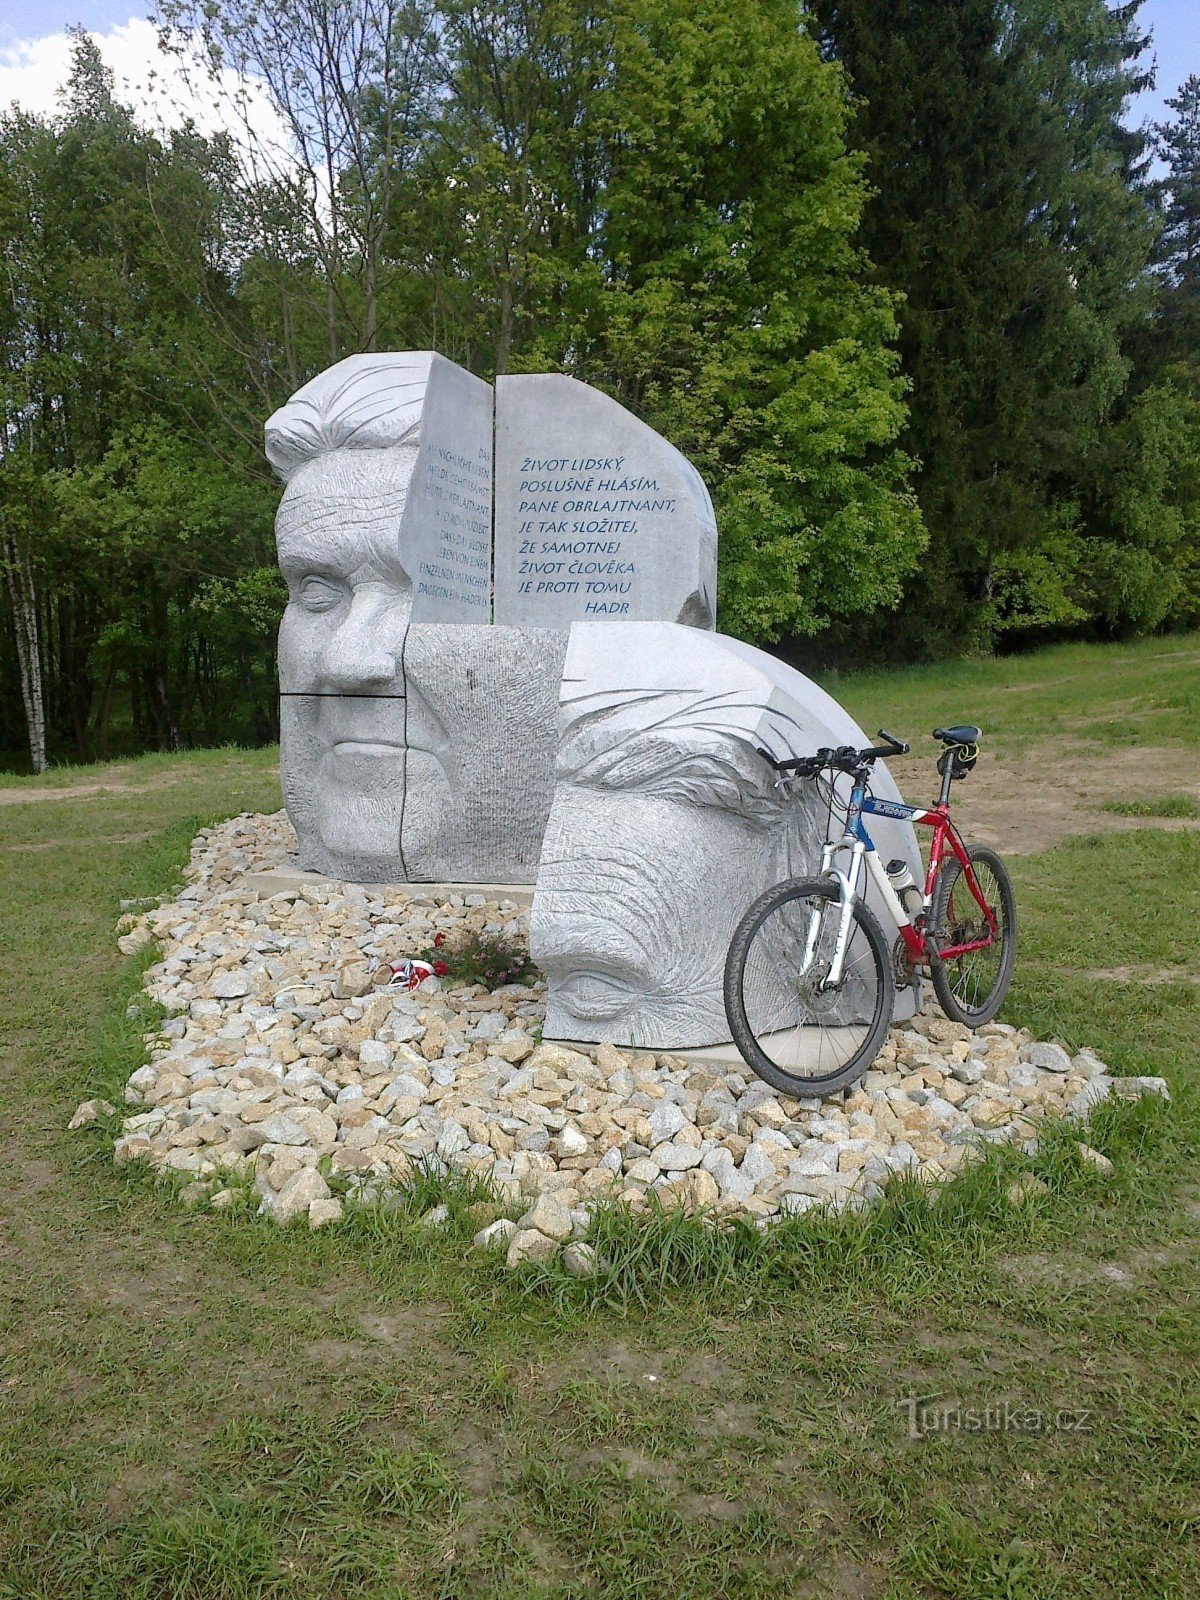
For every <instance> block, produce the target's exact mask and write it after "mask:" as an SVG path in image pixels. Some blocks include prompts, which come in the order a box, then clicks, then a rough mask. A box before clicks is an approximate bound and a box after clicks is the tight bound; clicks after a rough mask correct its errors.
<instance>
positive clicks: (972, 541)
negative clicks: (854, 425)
mask: <svg viewBox="0 0 1200 1600" xmlns="http://www.w3.org/2000/svg"><path fill="white" fill-rule="evenodd" d="M1140 3H1141V0H1132V3H1131V4H1126V5H1123V6H1119V7H1116V8H1113V9H1111V10H1110V9H1109V8H1108V7H1107V6H1106V5H1105V4H1104V0H1016V3H1013V4H1008V3H1003V4H1002V3H1000V0H955V3H953V4H947V5H938V6H930V5H926V4H923V3H921V0H818V4H817V7H816V11H817V15H818V17H819V18H820V21H821V25H822V29H823V33H824V38H825V41H826V47H827V49H828V51H829V53H830V54H832V55H834V56H835V57H836V58H837V59H838V60H839V61H841V62H843V63H844V64H845V66H846V68H847V70H848V72H849V74H850V78H851V81H852V86H853V88H854V91H855V93H856V94H857V95H858V96H859V107H858V115H857V118H856V122H855V125H854V130H853V131H854V135H855V136H856V137H857V138H858V139H859V140H861V142H862V143H863V144H864V146H865V148H866V151H867V154H868V158H869V163H868V176H869V178H870V180H871V183H872V185H873V187H874V189H875V195H874V198H873V199H872V201H871V202H870V204H869V206H868V208H867V212H866V218H865V225H864V231H863V242H864V244H865V246H866V249H867V251H868V253H869V255H870V257H871V259H872V260H873V261H874V263H875V265H876V270H877V272H878V275H879V278H880V281H881V282H883V283H884V284H886V285H887V286H888V287H889V288H890V289H893V290H895V291H896V292H898V293H899V294H901V295H902V296H903V310H902V312H901V338H900V348H901V353H902V357H903V363H904V370H905V372H906V373H907V374H908V375H909V376H910V377H911V379H912V383H913V390H912V396H911V401H910V426H909V428H908V430H907V432H906V433H905V435H904V436H903V443H904V444H905V446H906V447H907V448H908V450H909V451H910V452H911V453H912V454H913V455H914V456H916V457H918V458H919V460H920V462H921V471H920V476H919V478H918V493H919V496H920V500H921V506H922V509H923V511H924V514H925V518H926V521H927V523H928V526H929V529H930V535H931V541H932V543H931V556H932V559H931V560H930V561H929V562H928V563H927V564H926V567H925V569H924V571H923V573H922V574H921V575H920V576H919V577H918V579H917V580H916V582H915V584H914V585H913V589H912V593H913V596H914V598H915V599H916V600H917V601H918V604H916V605H915V606H913V607H912V608H911V609H910V610H909V611H908V612H907V613H906V614H907V615H910V616H911V617H912V618H913V623H912V625H911V626H910V627H908V628H905V627H904V626H903V625H902V626H901V628H900V629H899V630H896V629H893V627H892V625H891V623H890V621H888V622H884V623H883V624H882V625H881V630H880V631H881V633H882V632H883V631H884V630H886V632H887V634H888V635H890V636H891V638H892V639H893V640H894V641H895V645H896V647H897V648H898V649H900V650H901V651H903V652H911V651H913V650H921V649H929V648H931V647H935V648H936V647H940V648H943V649H945V648H948V647H952V646H957V647H958V648H963V647H967V648H970V647H972V646H973V645H977V644H987V643H989V642H990V641H991V640H993V639H994V638H996V637H997V636H998V635H999V634H1002V633H1003V632H1005V631H1010V632H1019V631H1024V630H1028V629H1030V628H1038V629H1045V628H1052V627H1062V626H1069V625H1073V624H1077V623H1079V622H1080V621H1082V620H1083V618H1084V612H1083V610H1081V607H1080V605H1079V603H1078V600H1077V598H1076V597H1075V596H1074V595H1073V593H1072V590H1071V573H1072V570H1073V568H1074V566H1075V565H1076V564H1077V562H1078V558H1079V551H1078V548H1077V539H1078V531H1079V530H1078V496H1079V482H1080V478H1081V476H1082V475H1086V472H1087V470H1088V460H1089V456H1090V453H1091V452H1092V451H1094V450H1095V449H1096V448H1097V446H1098V444H1099V441H1100V438H1101V434H1102V431H1103V428H1104V426H1105V424H1106V421H1107V420H1108V418H1109V417H1110V416H1111V415H1112V411H1113V407H1114V405H1115V404H1116V401H1117V399H1118V397H1119V396H1120V394H1121V391H1122V389H1123V386H1124V383H1125V381H1126V378H1127V374H1128V357H1127V354H1126V345H1127V342H1128V339H1129V337H1130V334H1131V331H1132V330H1134V329H1136V327H1137V326H1138V325H1139V324H1140V323H1141V322H1142V321H1143V320H1144V318H1145V316H1146V314H1147V309H1148V289H1147V287H1146V285H1145V281H1144V280H1145V272H1144V269H1145V265H1146V261H1147V257H1148V254H1149V250H1150V246H1151V243H1152V236H1153V226H1152V220H1151V215H1150V207H1149V204H1148V197H1147V195H1146V192H1145V176H1144V161H1143V153H1142V149H1141V141H1140V140H1139V138H1138V136H1137V135H1135V134H1130V133H1129V132H1128V131H1127V130H1126V129H1125V128H1124V127H1123V125H1122V123H1121V113H1122V110H1123V107H1124V104H1125V101H1126V99H1127V97H1128V96H1129V95H1130V94H1132V93H1135V92H1136V91H1137V89H1138V88H1139V87H1141V86H1142V85H1143V84H1144V83H1145V81H1146V75H1145V74H1144V73H1143V72H1141V71H1140V70H1139V69H1138V67H1137V61H1138V58H1139V57H1140V55H1141V53H1142V51H1143V50H1144V48H1145V45H1146V40H1145V38H1144V37H1143V35H1142V34H1141V32H1140V30H1139V29H1138V27H1137V21H1136V19H1137V12H1138V10H1139V8H1140ZM939 636H940V637H939Z"/></svg>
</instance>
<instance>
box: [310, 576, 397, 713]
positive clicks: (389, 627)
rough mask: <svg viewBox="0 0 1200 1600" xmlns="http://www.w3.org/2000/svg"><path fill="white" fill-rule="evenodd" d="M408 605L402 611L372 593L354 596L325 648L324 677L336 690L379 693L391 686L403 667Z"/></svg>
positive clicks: (346, 692) (349, 692) (348, 692)
mask: <svg viewBox="0 0 1200 1600" xmlns="http://www.w3.org/2000/svg"><path fill="white" fill-rule="evenodd" d="M407 622H408V607H404V608H403V611H402V613H398V610H397V608H396V607H395V606H394V605H393V604H390V603H388V602H387V601H386V600H384V599H382V598H380V597H377V596H372V595H370V594H364V593H361V592H360V593H359V594H356V595H355V597H354V600H353V602H352V603H351V606H350V609H349V611H348V612H347V613H346V616H345V619H344V620H343V622H342V624H341V626H340V627H339V628H338V630H337V632H336V633H335V634H334V636H333V638H332V639H331V640H330V641H329V644H328V645H327V647H326V650H325V655H324V658H323V661H322V667H323V674H322V675H323V677H324V678H325V681H326V682H327V683H328V685H329V687H330V688H331V689H333V690H335V691H336V690H340V691H341V692H342V693H345V694H351V693H354V692H356V691H357V692H359V693H373V694H378V693H381V692H382V691H383V690H385V689H388V688H390V687H391V686H392V685H393V684H394V683H395V680H396V676H397V673H398V671H399V668H400V655H401V651H402V649H403V647H404V629H405V627H406V625H407Z"/></svg>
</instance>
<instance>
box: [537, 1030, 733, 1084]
mask: <svg viewBox="0 0 1200 1600" xmlns="http://www.w3.org/2000/svg"><path fill="white" fill-rule="evenodd" d="M543 1042H544V1043H546V1044H558V1045H561V1046H562V1047H563V1049H564V1050H591V1051H593V1052H594V1051H595V1049H596V1041H595V1040H594V1039H546V1040H544V1041H543ZM616 1048H617V1049H618V1050H623V1051H624V1052H625V1053H626V1054H627V1055H634V1056H636V1055H650V1056H671V1057H672V1058H673V1059H675V1060H679V1061H691V1062H694V1063H695V1064H696V1066H700V1065H701V1064H702V1063H704V1062H705V1061H710V1062H714V1063H716V1065H718V1066H720V1067H732V1068H733V1069H734V1070H735V1071H737V1072H744V1073H746V1074H747V1075H748V1076H750V1077H753V1076H754V1072H753V1069H752V1068H751V1067H748V1066H747V1065H746V1063H745V1061H744V1060H743V1059H742V1053H741V1051H740V1050H739V1049H738V1047H737V1045H735V1044H734V1043H733V1041H732V1040H730V1042H729V1043H728V1044H706V1045H694V1046H692V1047H691V1048H690V1049H686V1050H664V1049H662V1048H661V1046H657V1045H656V1046H655V1048H654V1049H653V1050H652V1049H650V1047H649V1046H648V1045H641V1044H619V1045H617V1047H616Z"/></svg>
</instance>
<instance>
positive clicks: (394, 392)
mask: <svg viewBox="0 0 1200 1600" xmlns="http://www.w3.org/2000/svg"><path fill="white" fill-rule="evenodd" d="M429 368H430V357H429V355H428V353H427V352H419V351H404V352H401V353H399V354H380V355H360V356H348V357H347V358H346V359H345V360H344V361H339V362H338V363H337V365H336V366H333V367H330V368H329V369H328V370H327V371H325V372H322V373H320V374H319V375H318V376H317V377H315V378H313V379H312V381H311V382H310V383H306V384H305V385H304V387H303V388H302V389H297V391H296V393H295V394H294V395H293V396H292V398H291V399H290V400H289V401H288V402H287V404H286V405H283V406H280V408H279V410H278V411H276V412H275V413H274V415H273V416H271V417H270V418H269V419H268V421H267V425H266V428H265V430H264V432H265V436H266V452H267V459H268V460H269V461H270V463H271V465H272V466H273V467H274V468H275V471H276V472H277V473H278V474H279V476H280V477H281V478H282V479H283V481H284V482H285V483H287V482H289V481H290V479H291V478H292V477H293V475H294V474H295V473H296V472H297V471H298V470H299V469H300V467H302V466H303V465H304V464H305V462H307V461H311V460H312V459H313V458H314V457H316V456H319V455H324V454H326V453H328V452H329V451H332V450H390V449H394V448H395V447H396V446H398V445H405V444H409V443H415V441H416V437H417V434H418V433H419V431H420V427H421V412H422V407H423V406H424V402H425V391H426V388H427V386H428V383H429Z"/></svg>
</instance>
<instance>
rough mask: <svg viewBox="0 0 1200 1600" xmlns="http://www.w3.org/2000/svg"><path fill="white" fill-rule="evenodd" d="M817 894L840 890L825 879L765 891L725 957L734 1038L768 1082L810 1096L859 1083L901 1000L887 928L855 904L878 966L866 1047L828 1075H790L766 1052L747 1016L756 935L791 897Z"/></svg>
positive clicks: (856, 917)
mask: <svg viewBox="0 0 1200 1600" xmlns="http://www.w3.org/2000/svg"><path fill="white" fill-rule="evenodd" d="M816 897H821V898H824V899H826V900H830V901H833V900H837V899H838V897H839V891H838V889H837V887H836V886H835V885H833V884H830V883H829V882H828V881H826V880H825V879H821V878H794V879H791V880H789V881H788V882H787V883H781V884H777V885H776V886H775V888H773V889H768V890H767V891H766V893H765V894H761V895H759V897H758V899H757V900H755V901H754V903H753V904H752V905H751V907H750V909H749V910H748V911H747V912H746V914H745V916H743V918H742V919H741V921H740V922H739V923H738V925H737V927H736V928H735V929H734V933H733V938H732V939H731V941H730V944H729V952H728V954H727V956H726V958H725V981H724V995H725V1017H726V1020H727V1022H728V1024H729V1031H730V1033H731V1034H732V1036H733V1042H734V1043H735V1044H736V1045H737V1047H738V1050H739V1051H740V1052H741V1055H742V1059H743V1060H744V1061H745V1062H746V1065H747V1066H748V1067H750V1069H751V1070H752V1071H753V1072H754V1073H755V1074H756V1075H757V1076H758V1077H760V1078H761V1079H762V1080H763V1082H764V1083H769V1084H770V1085H771V1087H772V1088H773V1089H778V1090H779V1091H780V1092H781V1093H783V1094H788V1095H793V1096H795V1097H797V1098H799V1097H800V1096H805V1095H815V1096H820V1095H826V1094H836V1093H837V1092H838V1091H839V1090H841V1089H846V1088H849V1086H850V1085H851V1084H853V1083H856V1082H857V1081H858V1079H859V1078H860V1077H861V1076H862V1075H863V1073H864V1072H865V1071H866V1070H867V1068H868V1067H869V1066H870V1064H871V1062H872V1061H874V1059H875V1057H876V1056H877V1055H878V1054H879V1052H880V1050H881V1049H882V1047H883V1042H884V1040H885V1038H886V1037H887V1031H888V1028H889V1026H890V1025H891V1021H892V1012H893V1009H894V1006H895V999H896V985H895V978H894V976H893V973H892V960H891V952H890V950H889V949H888V945H887V940H886V939H885V938H884V934H883V929H882V928H881V927H880V926H879V923H878V921H877V920H876V918H875V917H874V915H873V914H872V913H871V912H870V911H868V909H867V908H866V906H864V905H861V904H859V905H857V906H856V907H855V908H854V913H853V915H854V920H855V922H856V924H857V925H858V927H859V928H860V929H861V931H862V933H863V935H864V937H865V939H866V941H867V946H868V949H869V951H870V953H871V955H872V957H873V959H874V968H875V1006H874V1014H873V1016H872V1019H871V1022H870V1025H869V1027H868V1031H867V1034H866V1036H865V1038H864V1040H863V1042H862V1044H861V1046H860V1047H859V1048H858V1049H857V1050H856V1051H855V1052H854V1054H853V1055H852V1056H851V1057H850V1059H849V1060H847V1061H845V1062H843V1063H842V1064H841V1065H840V1066H839V1068H838V1070H837V1071H836V1072H832V1073H827V1074H825V1075H823V1076H808V1075H798V1074H795V1073H789V1072H787V1071H785V1070H784V1069H783V1068H782V1067H781V1066H780V1065H779V1064H778V1063H777V1062H775V1061H773V1060H772V1059H771V1057H770V1056H769V1055H767V1053H766V1052H765V1051H764V1050H763V1048H762V1046H761V1045H760V1044H759V1040H758V1037H757V1036H756V1034H755V1030H754V1028H753V1027H752V1026H751V1023H750V1018H749V1016H748V1015H747V1008H746V995H745V974H746V962H747V958H748V956H749V954H750V951H751V949H752V947H753V944H754V939H755V935H756V934H757V933H758V932H759V930H760V929H761V927H762V926H763V924H764V922H765V921H766V920H767V918H768V917H769V916H771V915H772V914H773V913H774V912H776V911H778V910H780V908H781V907H783V906H785V905H786V904H787V903H788V901H790V900H795V901H799V900H801V899H813V898H816Z"/></svg>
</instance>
